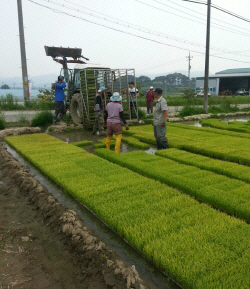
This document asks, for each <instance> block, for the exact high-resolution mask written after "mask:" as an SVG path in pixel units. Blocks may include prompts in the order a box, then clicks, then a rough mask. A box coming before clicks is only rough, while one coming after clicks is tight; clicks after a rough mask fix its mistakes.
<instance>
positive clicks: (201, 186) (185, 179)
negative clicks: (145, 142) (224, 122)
mask: <svg viewBox="0 0 250 289" xmlns="http://www.w3.org/2000/svg"><path fill="white" fill-rule="evenodd" d="M96 154H97V155H99V156H101V157H103V158H105V159H107V160H110V161H112V162H114V163H117V164H119V165H121V166H126V167H127V168H129V169H131V170H133V171H135V172H137V173H139V174H142V175H144V176H146V177H149V178H152V179H155V180H157V181H160V182H162V183H165V184H167V185H169V186H171V187H174V188H177V189H179V190H181V191H183V192H184V193H186V194H189V195H191V196H193V197H195V198H197V199H198V200H200V201H202V202H205V203H208V204H210V205H211V206H213V207H215V208H217V209H219V210H222V211H224V212H226V213H228V214H230V215H234V216H237V217H239V218H241V219H243V220H245V221H248V222H249V221H250V185H249V184H246V183H245V182H242V181H239V180H236V179H230V178H228V177H226V176H223V175H218V174H216V173H214V172H210V171H206V170H201V169H199V168H197V167H193V166H190V165H184V164H180V163H178V162H176V161H173V160H170V159H166V158H161V157H159V156H154V155H150V154H147V153H145V152H142V151H137V152H130V153H126V154H123V155H121V156H120V155H117V154H115V153H114V152H111V151H108V150H96ZM135 160H136V161H135Z"/></svg>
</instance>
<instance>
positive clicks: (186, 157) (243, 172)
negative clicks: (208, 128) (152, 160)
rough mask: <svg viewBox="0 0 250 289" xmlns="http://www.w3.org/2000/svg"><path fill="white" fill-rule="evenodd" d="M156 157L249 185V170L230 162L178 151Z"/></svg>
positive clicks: (170, 151)
mask: <svg viewBox="0 0 250 289" xmlns="http://www.w3.org/2000/svg"><path fill="white" fill-rule="evenodd" d="M155 154H156V155H158V156H161V157H165V158H168V159H171V160H173V161H177V162H179V163H182V164H186V165H190V166H195V167H197V168H200V169H203V170H208V171H211V172H214V173H217V174H221V175H225V176H228V177H229V178H233V179H238V180H241V181H243V182H246V183H250V168H249V167H247V166H243V165H239V164H236V163H232V162H226V161H221V160H216V159H211V158H209V157H206V156H202V155H198V154H193V153H190V152H187V151H183V150H178V149H174V148H172V149H167V150H159V151H157V152H156V153H155Z"/></svg>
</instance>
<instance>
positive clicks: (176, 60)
mask: <svg viewBox="0 0 250 289" xmlns="http://www.w3.org/2000/svg"><path fill="white" fill-rule="evenodd" d="M184 59H185V57H181V58H177V59H174V60H172V61H168V62H165V63H162V64H159V65H155V66H151V67H148V68H146V69H153V68H156V67H161V66H165V65H168V64H173V63H176V62H179V61H180V60H184ZM136 71H137V72H138V71H146V70H145V69H139V70H136Z"/></svg>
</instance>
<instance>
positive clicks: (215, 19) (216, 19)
mask: <svg viewBox="0 0 250 289" xmlns="http://www.w3.org/2000/svg"><path fill="white" fill-rule="evenodd" d="M153 1H155V2H157V3H159V4H162V5H166V4H165V3H162V2H160V1H158V0H153ZM167 1H168V2H170V3H172V4H174V5H177V6H180V7H183V8H185V9H186V10H189V11H192V12H195V13H199V14H200V15H204V16H206V14H204V13H200V11H197V10H194V9H191V8H187V7H184V6H182V5H179V4H178V3H176V2H174V1H172V0H167ZM169 7H171V6H169ZM172 8H173V9H175V8H174V7H172ZM183 13H186V12H185V11H184V12H183ZM193 16H195V17H197V16H196V15H193ZM211 19H213V20H214V21H218V22H222V23H224V24H226V25H231V26H234V27H237V28H239V29H242V30H246V31H250V30H249V29H247V28H244V27H241V26H238V25H235V24H232V23H229V22H226V21H223V20H221V19H218V18H215V17H211ZM215 24H216V23H215Z"/></svg>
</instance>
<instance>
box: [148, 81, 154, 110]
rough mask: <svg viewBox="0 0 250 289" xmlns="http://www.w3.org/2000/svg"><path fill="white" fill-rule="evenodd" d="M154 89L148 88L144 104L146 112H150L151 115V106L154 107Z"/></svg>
mask: <svg viewBox="0 0 250 289" xmlns="http://www.w3.org/2000/svg"><path fill="white" fill-rule="evenodd" d="M154 100H155V96H154V88H153V86H150V88H149V91H148V93H147V96H146V103H147V112H148V114H149V110H151V113H153V106H154Z"/></svg>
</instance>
